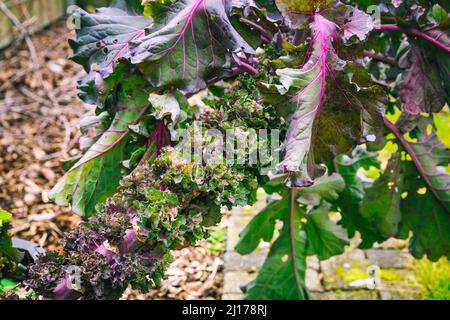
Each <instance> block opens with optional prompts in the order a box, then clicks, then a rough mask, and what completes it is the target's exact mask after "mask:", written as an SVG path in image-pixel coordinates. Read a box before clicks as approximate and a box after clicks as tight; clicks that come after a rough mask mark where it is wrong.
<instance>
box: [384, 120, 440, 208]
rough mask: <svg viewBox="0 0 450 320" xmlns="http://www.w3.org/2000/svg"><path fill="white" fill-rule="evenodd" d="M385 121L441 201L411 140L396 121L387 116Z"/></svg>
mask: <svg viewBox="0 0 450 320" xmlns="http://www.w3.org/2000/svg"><path fill="white" fill-rule="evenodd" d="M383 121H384V124H385V125H386V127H387V128H388V129H389V130H390V131H391V132H392V133H393V134H394V135H395V137H396V138H397V140H398V141H399V142H400V144H401V145H402V147H403V148H404V149H405V151H406V152H407V153H408V154H409V155H410V156H411V159H412V160H413V162H414V165H415V166H416V168H417V170H418V171H419V173H420V175H421V177H422V178H423V179H424V180H425V182H426V183H427V185H428V186H429V187H430V190H431V191H432V192H433V194H434V196H435V197H436V199H438V200H439V201H442V199H441V197H440V196H439V194H438V193H437V192H436V190H435V189H434V188H433V186H432V184H431V181H430V179H429V177H428V175H427V173H426V171H425V168H424V167H423V165H422V163H421V162H420V161H419V159H418V158H417V155H416V153H415V152H414V150H413V149H412V147H411V145H410V144H409V142H408V141H407V140H406V139H405V137H404V136H403V134H402V133H401V132H400V130H399V129H398V128H397V126H396V125H395V124H394V123H392V122H391V121H390V120H389V119H387V118H386V117H384V118H383Z"/></svg>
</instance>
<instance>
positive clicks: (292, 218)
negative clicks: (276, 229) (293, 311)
mask: <svg viewBox="0 0 450 320" xmlns="http://www.w3.org/2000/svg"><path fill="white" fill-rule="evenodd" d="M289 192H290V193H289V202H290V204H289V237H290V241H291V243H290V245H291V248H290V249H291V259H292V273H293V274H294V279H295V283H296V285H297V287H299V286H301V280H300V279H299V278H298V274H297V261H295V232H296V230H295V214H296V212H297V210H295V208H296V206H297V188H295V187H293V188H292V189H291V190H290V191H289ZM297 232H298V231H297Z"/></svg>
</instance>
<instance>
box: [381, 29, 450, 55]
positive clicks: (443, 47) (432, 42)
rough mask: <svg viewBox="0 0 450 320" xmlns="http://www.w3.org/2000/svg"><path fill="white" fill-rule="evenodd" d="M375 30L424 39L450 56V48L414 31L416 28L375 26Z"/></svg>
mask: <svg viewBox="0 0 450 320" xmlns="http://www.w3.org/2000/svg"><path fill="white" fill-rule="evenodd" d="M374 30H377V31H402V32H404V33H406V34H409V35H413V36H417V37H419V38H422V39H424V40H426V41H428V42H430V43H431V44H433V45H435V46H436V47H438V48H440V49H442V50H444V51H445V52H447V53H449V54H450V48H449V47H447V46H445V45H444V44H442V43H441V42H439V41H437V40H436V39H434V38H433V37H430V36H429V35H427V34H426V33H423V32H422V31H420V30H417V29H414V28H402V27H399V26H398V25H396V24H382V25H379V26H375V27H374Z"/></svg>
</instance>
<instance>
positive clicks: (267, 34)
mask: <svg viewBox="0 0 450 320" xmlns="http://www.w3.org/2000/svg"><path fill="white" fill-rule="evenodd" d="M240 21H241V22H243V23H245V24H248V25H249V26H251V27H253V28H255V29H256V30H258V31H259V32H260V33H261V36H262V37H263V39H268V40H269V42H270V39H271V36H270V34H269V33H268V32H267V31H266V29H264V28H263V27H261V26H260V25H259V24H257V23H255V22H253V21H251V20H248V19H245V18H241V19H240Z"/></svg>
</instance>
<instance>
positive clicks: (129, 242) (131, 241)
mask: <svg viewBox="0 0 450 320" xmlns="http://www.w3.org/2000/svg"><path fill="white" fill-rule="evenodd" d="M140 244H141V241H139V238H138V236H137V234H136V231H134V230H133V229H129V230H127V231H126V232H125V236H124V237H123V241H122V243H121V244H120V253H121V254H126V253H130V252H133V251H135V250H136V249H137V248H138V247H139V246H140Z"/></svg>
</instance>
